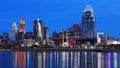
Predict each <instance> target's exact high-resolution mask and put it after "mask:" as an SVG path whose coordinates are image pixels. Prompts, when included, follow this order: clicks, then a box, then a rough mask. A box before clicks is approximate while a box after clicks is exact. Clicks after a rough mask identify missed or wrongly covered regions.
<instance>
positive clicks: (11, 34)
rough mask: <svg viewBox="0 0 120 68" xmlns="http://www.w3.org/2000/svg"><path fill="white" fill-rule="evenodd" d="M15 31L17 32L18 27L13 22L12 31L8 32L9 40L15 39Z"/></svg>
mask: <svg viewBox="0 0 120 68" xmlns="http://www.w3.org/2000/svg"><path fill="white" fill-rule="evenodd" d="M17 32H18V28H17V25H16V22H14V23H13V25H12V32H11V33H10V40H11V41H15V39H16V37H15V35H16V33H17Z"/></svg>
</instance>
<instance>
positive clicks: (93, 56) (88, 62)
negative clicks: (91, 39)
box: [0, 51, 120, 68]
mask: <svg viewBox="0 0 120 68" xmlns="http://www.w3.org/2000/svg"><path fill="white" fill-rule="evenodd" d="M0 68H120V53H118V52H6V51H1V52H0Z"/></svg>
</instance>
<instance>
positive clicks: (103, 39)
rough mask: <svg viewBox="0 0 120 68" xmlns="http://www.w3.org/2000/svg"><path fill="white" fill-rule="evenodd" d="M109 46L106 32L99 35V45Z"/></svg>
mask: <svg viewBox="0 0 120 68" xmlns="http://www.w3.org/2000/svg"><path fill="white" fill-rule="evenodd" d="M106 44H107V34H106V33H104V32H99V33H97V45H106Z"/></svg>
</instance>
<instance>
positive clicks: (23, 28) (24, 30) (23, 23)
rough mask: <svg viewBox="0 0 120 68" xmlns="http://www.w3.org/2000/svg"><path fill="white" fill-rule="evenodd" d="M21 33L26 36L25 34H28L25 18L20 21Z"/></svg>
mask: <svg viewBox="0 0 120 68" xmlns="http://www.w3.org/2000/svg"><path fill="white" fill-rule="evenodd" d="M19 32H24V34H25V32H26V28H25V20H24V18H23V17H22V18H21V19H20V29H19Z"/></svg>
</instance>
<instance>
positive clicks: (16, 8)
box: [0, 0, 120, 38]
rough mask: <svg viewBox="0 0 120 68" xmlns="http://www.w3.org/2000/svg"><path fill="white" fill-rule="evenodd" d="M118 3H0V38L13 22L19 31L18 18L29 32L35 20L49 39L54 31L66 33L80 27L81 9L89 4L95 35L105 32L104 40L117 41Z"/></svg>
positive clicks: (76, 1)
mask: <svg viewBox="0 0 120 68" xmlns="http://www.w3.org/2000/svg"><path fill="white" fill-rule="evenodd" d="M113 2H114V3H113ZM26 3H27V4H26ZM119 3H120V1H119V0H116V1H109V3H108V1H104V2H99V1H92V0H90V1H78V0H75V1H73V0H71V1H68V0H66V1H63V0H61V1H55V0H52V1H49V0H48V1H39V0H36V1H29V2H28V1H23V0H21V1H15V0H13V1H2V2H1V7H0V8H1V9H2V10H1V13H0V22H1V24H0V25H2V26H1V27H0V34H2V33H3V32H8V33H10V32H11V26H12V24H13V22H14V21H15V22H16V24H17V26H18V28H20V25H19V23H20V18H21V17H24V20H25V23H26V31H28V32H29V31H30V32H33V22H34V20H35V19H37V18H39V19H41V20H42V21H43V22H44V24H45V25H46V26H48V27H49V32H50V35H52V33H53V32H54V31H57V32H60V31H62V28H64V29H67V28H69V27H70V26H72V25H73V24H80V23H81V22H82V13H83V11H84V8H85V7H86V5H87V4H90V5H91V6H92V8H93V11H94V13H95V15H96V30H97V32H106V33H107V34H108V36H111V37H115V38H120V36H119V35H120V31H119V28H118V27H119V15H120V13H119V11H120V10H119V8H120V7H119ZM2 5H4V7H2ZM41 5H42V6H41ZM73 9H74V10H73ZM68 23H69V24H68ZM114 23H115V24H114ZM6 24H7V25H6ZM58 26H59V27H58ZM103 26H104V27H103ZM29 27H31V28H29ZM106 27H107V28H106ZM3 29H4V30H3Z"/></svg>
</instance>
